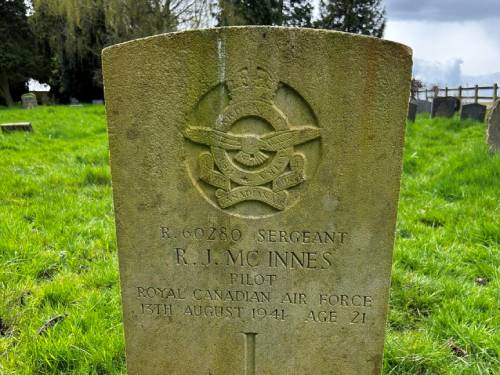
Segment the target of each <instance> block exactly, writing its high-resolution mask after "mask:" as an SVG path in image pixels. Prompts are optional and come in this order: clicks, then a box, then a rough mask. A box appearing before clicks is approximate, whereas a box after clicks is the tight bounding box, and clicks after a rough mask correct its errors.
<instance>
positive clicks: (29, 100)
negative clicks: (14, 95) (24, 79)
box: [21, 92, 38, 109]
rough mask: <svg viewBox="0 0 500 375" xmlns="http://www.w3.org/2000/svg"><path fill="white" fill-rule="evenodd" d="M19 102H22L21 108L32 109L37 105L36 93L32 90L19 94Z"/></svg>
mask: <svg viewBox="0 0 500 375" xmlns="http://www.w3.org/2000/svg"><path fill="white" fill-rule="evenodd" d="M21 102H22V103H23V108H25V109H32V108H35V107H36V106H37V105H38V101H37V100H36V95H35V94H34V93H32V92H29V93H27V94H23V95H21Z"/></svg>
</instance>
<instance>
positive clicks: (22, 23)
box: [0, 0, 39, 106]
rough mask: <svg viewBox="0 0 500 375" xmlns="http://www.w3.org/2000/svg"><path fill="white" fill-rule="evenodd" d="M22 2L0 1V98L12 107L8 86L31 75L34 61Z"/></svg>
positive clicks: (34, 67) (35, 65)
mask: <svg viewBox="0 0 500 375" xmlns="http://www.w3.org/2000/svg"><path fill="white" fill-rule="evenodd" d="M34 51H35V40H34V35H33V33H32V32H31V30H30V27H29V24H28V18H27V16H26V5H25V4H24V0H0V95H1V96H2V97H3V98H4V100H5V103H6V104H7V105H8V106H12V105H13V104H14V100H13V99H12V95H11V85H13V84H14V85H15V84H19V83H20V82H23V81H26V80H27V79H28V78H30V77H31V76H34V75H35V70H36V68H37V66H38V62H39V61H38V57H37V56H36V54H35V53H34Z"/></svg>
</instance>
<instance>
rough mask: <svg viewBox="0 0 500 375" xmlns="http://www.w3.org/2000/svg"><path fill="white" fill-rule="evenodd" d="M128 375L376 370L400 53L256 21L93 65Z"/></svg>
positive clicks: (405, 52) (398, 142)
mask: <svg viewBox="0 0 500 375" xmlns="http://www.w3.org/2000/svg"><path fill="white" fill-rule="evenodd" d="M103 67H104V77H105V93H106V95H105V96H106V108H107V114H108V121H109V142H110V149H111V166H112V176H113V188H114V202H115V210H116V223H117V235H118V248H119V259H120V272H121V287H122V298H123V306H124V325H125V336H126V340H127V341H126V343H127V366H128V373H129V374H141V375H142V374H162V375H163V374H169V375H176V374H179V375H180V374H189V375H197V374H199V375H208V374H213V375H241V374H246V375H256V374H259V375H263V374H273V375H285V374H300V375H303V374H311V375H323V374H324V375H327V374H328V375H331V374H340V375H342V374H379V373H380V372H381V363H382V353H383V342H384V326H385V319H386V313H387V301H388V296H389V285H390V271H391V256H392V247H393V237H394V228H395V218H396V209H397V198H398V191H399V179H400V172H401V155H402V147H403V132H404V124H405V120H406V109H407V106H408V93H409V85H410V71H411V56H410V50H409V49H408V48H406V47H404V46H402V45H399V44H395V43H392V42H387V41H383V40H380V39H374V38H368V37H361V36H355V35H349V34H345V33H337V32H328V31H318V30H305V29H285V28H268V27H249V28H228V29H215V30H203V31H190V32H183V33H174V34H166V35H160V36H156V37H152V38H147V39H142V40H137V41H132V42H129V43H125V44H121V45H117V46H114V47H111V48H108V49H106V50H105V51H104V53H103Z"/></svg>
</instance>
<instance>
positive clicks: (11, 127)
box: [0, 122, 33, 133]
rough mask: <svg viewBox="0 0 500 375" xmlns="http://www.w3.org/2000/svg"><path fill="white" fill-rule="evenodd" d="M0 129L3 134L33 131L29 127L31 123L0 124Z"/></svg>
mask: <svg viewBox="0 0 500 375" xmlns="http://www.w3.org/2000/svg"><path fill="white" fill-rule="evenodd" d="M0 128H1V129H2V132H3V133H10V132H15V131H23V132H31V131H33V127H32V126H31V122H12V123H5V124H0Z"/></svg>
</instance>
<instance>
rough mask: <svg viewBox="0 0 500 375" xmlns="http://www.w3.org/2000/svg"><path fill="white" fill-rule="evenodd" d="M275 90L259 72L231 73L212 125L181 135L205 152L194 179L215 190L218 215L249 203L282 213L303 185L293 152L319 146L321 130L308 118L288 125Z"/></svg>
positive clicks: (300, 160)
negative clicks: (293, 192) (293, 191)
mask: <svg viewBox="0 0 500 375" xmlns="http://www.w3.org/2000/svg"><path fill="white" fill-rule="evenodd" d="M279 87H280V82H279V81H278V80H276V79H275V77H274V75H273V74H271V73H270V72H269V70H267V69H265V68H263V67H262V66H251V65H249V66H245V67H243V68H240V69H238V70H236V71H233V72H232V74H231V75H230V77H229V78H228V79H227V80H225V82H224V87H223V90H225V91H226V92H227V93H228V95H229V98H230V100H229V102H228V103H227V105H226V106H225V107H224V108H222V110H221V111H220V113H218V115H217V116H216V118H215V121H214V123H212V124H210V123H208V124H207V123H203V121H200V120H198V121H190V122H188V125H187V126H186V127H185V128H184V129H183V131H182V133H183V136H184V137H185V138H186V140H188V141H189V142H192V143H193V144H196V145H200V146H205V147H206V148H207V151H205V152H201V153H200V154H199V156H198V170H199V176H198V178H199V180H201V181H203V182H204V183H205V184H208V185H209V186H211V187H213V188H214V189H215V198H216V202H217V204H218V206H219V207H220V208H222V209H226V208H229V207H233V206H237V205H238V204H241V203H243V202H252V201H253V202H259V204H264V205H267V206H269V207H271V208H272V209H274V210H275V211H281V210H284V209H285V208H287V206H288V205H289V192H288V190H289V189H291V188H293V187H296V186H298V185H300V184H302V183H303V182H304V181H305V180H306V177H307V176H306V173H305V165H306V162H307V160H306V155H305V154H304V153H302V152H298V151H296V147H297V146H301V145H305V144H307V143H309V142H315V141H316V142H317V141H319V139H320V137H321V130H320V128H319V127H317V126H316V124H315V120H314V117H313V116H310V117H311V118H312V120H311V121H310V122H311V123H304V124H293V126H292V125H291V123H290V120H289V118H288V116H287V114H286V112H285V111H282V110H281V109H280V108H279V107H278V106H277V105H276V104H275V103H274V98H275V95H276V92H277V90H279ZM283 95H285V94H283ZM283 95H282V96H283ZM289 95H292V94H289ZM294 95H296V96H298V95H297V94H294ZM297 100H298V99H297ZM282 101H283V100H282ZM200 122H201V123H200ZM241 124H244V125H241ZM263 129H264V130H263Z"/></svg>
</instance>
